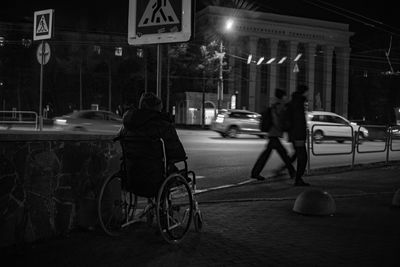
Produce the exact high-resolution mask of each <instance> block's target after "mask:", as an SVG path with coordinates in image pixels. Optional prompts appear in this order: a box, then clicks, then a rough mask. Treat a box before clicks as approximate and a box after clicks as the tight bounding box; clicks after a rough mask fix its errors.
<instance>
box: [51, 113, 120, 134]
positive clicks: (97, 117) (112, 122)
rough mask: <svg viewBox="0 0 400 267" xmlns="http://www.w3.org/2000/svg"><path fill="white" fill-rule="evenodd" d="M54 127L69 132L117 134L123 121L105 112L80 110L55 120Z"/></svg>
mask: <svg viewBox="0 0 400 267" xmlns="http://www.w3.org/2000/svg"><path fill="white" fill-rule="evenodd" d="M53 121H54V123H53V124H54V127H55V128H56V129H58V130H67V131H95V132H113V133H117V132H118V131H119V129H120V128H121V126H122V119H121V118H120V117H119V116H118V115H116V114H114V113H112V112H109V111H105V110H79V111H74V112H72V113H70V114H67V115H63V116H60V117H55V118H53Z"/></svg>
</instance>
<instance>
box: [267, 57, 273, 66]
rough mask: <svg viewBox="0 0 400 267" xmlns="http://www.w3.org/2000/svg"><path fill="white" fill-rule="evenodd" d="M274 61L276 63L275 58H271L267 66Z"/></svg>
mask: <svg viewBox="0 0 400 267" xmlns="http://www.w3.org/2000/svg"><path fill="white" fill-rule="evenodd" d="M274 61H275V58H274V57H273V58H271V59H270V60H268V61H267V64H271V63H272V62H274Z"/></svg>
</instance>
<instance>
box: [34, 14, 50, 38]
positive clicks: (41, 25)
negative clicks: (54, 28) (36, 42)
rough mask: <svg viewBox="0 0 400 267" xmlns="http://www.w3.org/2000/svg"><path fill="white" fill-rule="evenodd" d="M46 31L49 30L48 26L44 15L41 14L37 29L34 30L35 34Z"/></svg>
mask: <svg viewBox="0 0 400 267" xmlns="http://www.w3.org/2000/svg"><path fill="white" fill-rule="evenodd" d="M48 32H49V27H47V22H46V19H45V17H44V15H42V17H41V18H40V21H39V24H38V27H37V30H36V34H38V33H48Z"/></svg>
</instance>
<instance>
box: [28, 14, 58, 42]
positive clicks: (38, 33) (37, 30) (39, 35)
mask: <svg viewBox="0 0 400 267" xmlns="http://www.w3.org/2000/svg"><path fill="white" fill-rule="evenodd" d="M53 14H54V9H47V10H41V11H36V12H35V13H34V22H33V40H34V41H36V40H45V39H51V37H52V31H53V29H52V28H53Z"/></svg>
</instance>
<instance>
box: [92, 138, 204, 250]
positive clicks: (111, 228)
mask: <svg viewBox="0 0 400 267" xmlns="http://www.w3.org/2000/svg"><path fill="white" fill-rule="evenodd" d="M117 140H118V141H119V142H120V144H121V147H122V158H121V159H122V161H121V168H120V170H119V171H118V172H116V173H114V174H113V175H111V176H109V177H108V178H107V179H106V180H105V181H104V183H103V185H102V187H101V190H100V194H99V198H98V206H97V211H98V217H99V221H100V226H101V228H102V229H103V230H104V232H105V233H106V234H108V235H110V236H118V235H120V234H121V233H123V232H124V231H125V230H127V228H128V227H129V226H130V225H132V224H134V223H136V222H139V221H145V222H146V223H147V224H148V225H149V226H153V223H154V220H155V221H156V225H157V227H158V232H159V233H160V234H161V236H162V237H163V239H164V240H165V241H167V242H168V243H171V244H178V243H180V242H181V241H182V240H183V239H184V238H185V236H186V234H187V233H188V230H189V228H190V225H191V222H192V221H193V224H194V228H195V231H196V232H200V231H201V229H202V227H203V218H202V214H201V212H200V209H199V205H198V203H197V201H196V199H195V195H194V192H195V190H196V175H195V173H194V172H193V171H189V170H188V165H187V161H186V160H187V158H185V159H183V160H180V161H175V162H173V163H174V164H181V165H182V163H183V165H184V167H183V168H181V169H179V168H175V169H174V170H172V171H169V169H170V168H169V165H168V161H167V157H166V151H165V144H164V140H163V139H157V140H152V139H147V138H130V137H117V138H115V139H114V141H117ZM137 151H141V152H140V153H139V152H137ZM143 151H144V152H143ZM170 166H175V165H170ZM146 200H147V201H146Z"/></svg>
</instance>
